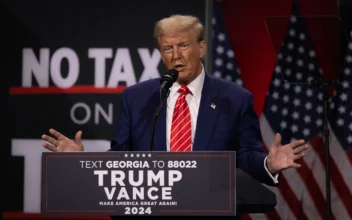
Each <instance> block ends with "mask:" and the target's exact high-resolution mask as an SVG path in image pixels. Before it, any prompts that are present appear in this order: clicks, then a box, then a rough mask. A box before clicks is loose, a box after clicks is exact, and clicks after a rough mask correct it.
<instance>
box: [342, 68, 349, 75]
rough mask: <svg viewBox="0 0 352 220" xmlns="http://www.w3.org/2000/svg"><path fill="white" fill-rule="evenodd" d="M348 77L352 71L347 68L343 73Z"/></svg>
mask: <svg viewBox="0 0 352 220" xmlns="http://www.w3.org/2000/svg"><path fill="white" fill-rule="evenodd" d="M343 72H344V73H345V74H346V75H347V76H349V75H350V74H351V69H350V68H345V70H344V71H343Z"/></svg>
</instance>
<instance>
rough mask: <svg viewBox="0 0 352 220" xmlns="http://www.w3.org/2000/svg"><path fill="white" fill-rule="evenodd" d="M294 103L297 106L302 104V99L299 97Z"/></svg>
mask: <svg viewBox="0 0 352 220" xmlns="http://www.w3.org/2000/svg"><path fill="white" fill-rule="evenodd" d="M293 104H294V105H295V106H296V107H298V106H300V104H301V101H300V100H299V99H295V100H293Z"/></svg>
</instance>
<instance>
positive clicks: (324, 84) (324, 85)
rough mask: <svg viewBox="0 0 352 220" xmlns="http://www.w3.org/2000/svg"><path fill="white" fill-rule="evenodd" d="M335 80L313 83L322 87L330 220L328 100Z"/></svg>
mask: <svg viewBox="0 0 352 220" xmlns="http://www.w3.org/2000/svg"><path fill="white" fill-rule="evenodd" d="M338 84H339V83H338V81H337V80H323V79H320V80H315V81H314V82H313V85H315V86H318V87H320V88H322V89H323V101H324V105H323V111H324V128H323V135H324V145H325V170H326V172H325V184H326V189H325V190H326V202H327V203H326V211H327V219H328V220H331V192H330V191H331V189H330V150H329V148H330V146H329V135H330V130H329V126H328V100H329V86H336V85H338Z"/></svg>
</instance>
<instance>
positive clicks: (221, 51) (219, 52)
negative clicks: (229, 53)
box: [216, 46, 224, 54]
mask: <svg viewBox="0 0 352 220" xmlns="http://www.w3.org/2000/svg"><path fill="white" fill-rule="evenodd" d="M216 52H217V53H218V54H222V53H224V48H223V47H222V46H217V47H216Z"/></svg>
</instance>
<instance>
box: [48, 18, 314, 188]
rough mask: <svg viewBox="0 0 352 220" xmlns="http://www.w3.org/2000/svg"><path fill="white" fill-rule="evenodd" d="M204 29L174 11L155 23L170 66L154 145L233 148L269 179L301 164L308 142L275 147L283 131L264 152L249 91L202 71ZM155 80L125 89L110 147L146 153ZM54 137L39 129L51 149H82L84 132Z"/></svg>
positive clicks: (245, 165)
mask: <svg viewBox="0 0 352 220" xmlns="http://www.w3.org/2000/svg"><path fill="white" fill-rule="evenodd" d="M204 35H205V33H204V27H203V25H202V24H201V23H200V22H199V20H198V19H197V18H196V17H193V16H181V15H175V16H171V17H169V18H165V19H162V20H160V21H159V22H157V24H156V26H155V32H154V37H155V40H156V45H157V48H158V49H159V51H160V54H161V58H162V60H163V62H164V64H165V66H166V68H167V69H172V68H174V69H176V70H177V71H178V73H179V76H178V78H177V81H176V82H175V83H174V84H173V85H172V87H171V88H170V93H169V96H168V99H167V101H166V104H165V105H164V107H163V108H162V109H161V112H160V115H159V118H158V121H157V124H156V127H155V140H154V150H155V151H237V159H236V160H237V167H238V168H241V169H242V170H243V171H245V172H247V173H248V174H250V175H251V176H252V177H254V178H255V179H257V180H258V181H260V182H261V183H265V184H268V185H275V184H277V183H278V180H277V176H278V173H279V172H280V171H281V170H283V169H287V168H291V167H300V165H299V164H298V163H296V162H295V161H296V160H298V159H300V158H302V157H303V155H304V154H303V151H304V150H306V149H307V148H308V146H307V145H306V144H304V141H303V140H297V141H294V142H292V143H289V144H286V145H283V146H282V145H281V136H280V135H279V134H277V135H276V140H275V142H274V143H273V145H272V146H271V148H270V151H269V153H268V155H267V154H265V153H264V152H263V144H262V137H261V133H260V127H259V122H258V117H257V115H256V113H255V111H254V109H253V96H252V94H251V93H250V92H249V91H247V90H245V89H244V88H242V87H240V86H238V85H236V84H235V83H233V82H229V81H225V80H222V79H220V78H215V77H213V76H211V75H208V74H206V73H205V71H204V67H203V64H202V62H201V60H202V59H203V58H204V56H205V54H206V46H207V45H206V42H205V40H204V39H205V38H204ZM159 90H160V79H151V80H148V81H145V82H141V83H138V84H136V85H133V86H130V87H128V88H126V89H125V90H124V91H123V94H122V102H121V110H120V113H119V116H118V121H117V125H116V129H115V132H114V136H113V138H112V141H111V149H110V150H113V151H148V150H149V140H150V132H149V131H150V128H151V125H152V120H153V116H154V113H155V110H156V108H157V106H158V105H159V103H160V95H159V94H160V93H159ZM50 133H51V134H52V135H54V136H55V137H56V138H52V137H49V136H47V135H43V136H42V138H43V139H44V140H46V141H48V143H47V142H46V143H44V144H43V146H44V147H45V148H47V149H49V150H51V151H60V152H62V151H82V150H83V149H84V148H83V144H82V141H81V135H82V132H81V131H79V132H77V134H76V136H75V140H74V141H72V140H70V139H68V138H67V137H65V136H63V135H62V134H60V133H59V132H57V131H55V130H54V129H50Z"/></svg>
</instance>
